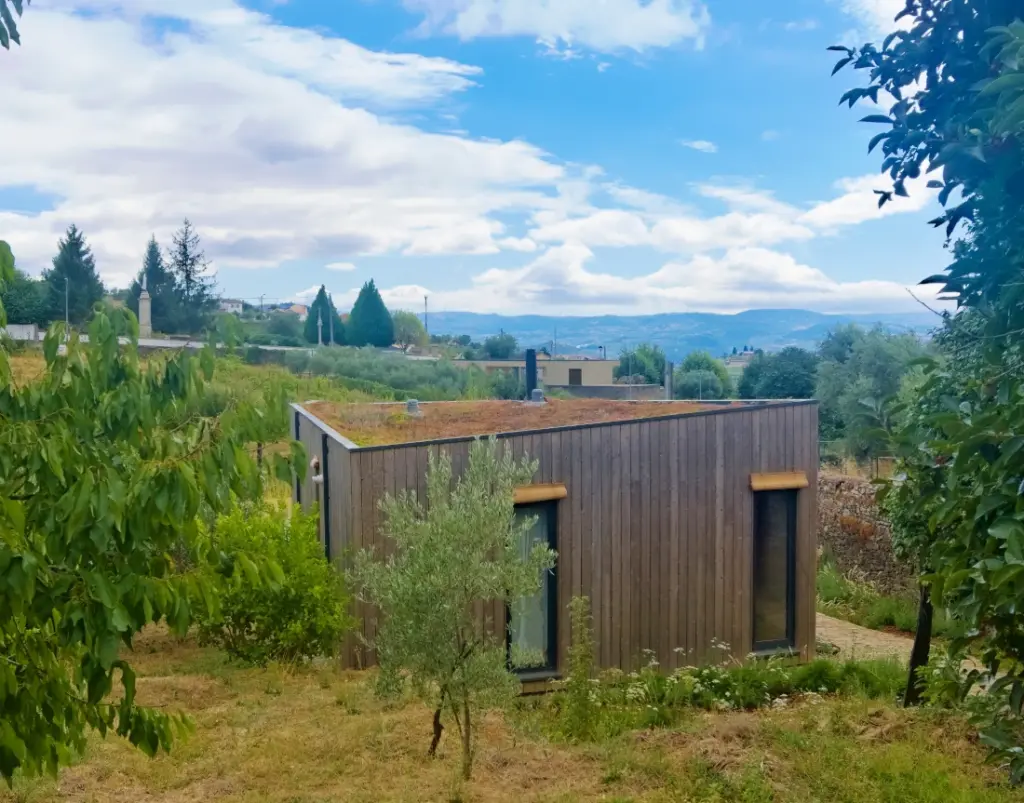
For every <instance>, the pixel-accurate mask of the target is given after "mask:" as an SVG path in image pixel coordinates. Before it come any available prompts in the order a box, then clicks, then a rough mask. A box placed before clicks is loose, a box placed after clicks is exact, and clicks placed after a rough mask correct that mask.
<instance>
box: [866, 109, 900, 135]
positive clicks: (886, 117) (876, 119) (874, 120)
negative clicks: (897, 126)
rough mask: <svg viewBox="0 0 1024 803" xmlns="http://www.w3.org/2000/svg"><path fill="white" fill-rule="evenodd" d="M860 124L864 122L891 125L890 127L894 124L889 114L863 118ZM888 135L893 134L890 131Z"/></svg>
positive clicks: (870, 115) (871, 115)
mask: <svg viewBox="0 0 1024 803" xmlns="http://www.w3.org/2000/svg"><path fill="white" fill-rule="evenodd" d="M860 122H862V123H889V124H890V125H893V124H894V121H893V119H892V118H891V117H889V115H887V114H869V115H868V116H867V117H861V118H860ZM887 133H889V134H891V133H892V132H891V131H890V132H887Z"/></svg>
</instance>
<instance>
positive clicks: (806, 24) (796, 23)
mask: <svg viewBox="0 0 1024 803" xmlns="http://www.w3.org/2000/svg"><path fill="white" fill-rule="evenodd" d="M782 28H783V30H786V31H792V32H796V33H801V32H804V31H814V30H817V28H818V21H817V20H815V19H803V20H790V21H789V22H784V23H783V24H782Z"/></svg>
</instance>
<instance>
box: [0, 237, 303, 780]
mask: <svg viewBox="0 0 1024 803" xmlns="http://www.w3.org/2000/svg"><path fill="white" fill-rule="evenodd" d="M9 257H10V251H9V249H8V248H6V246H5V244H2V243H0V271H3V272H4V274H6V275H9V273H10V263H11V262H12V260H11V259H10V258H9ZM0 278H2V277H0ZM0 316H2V313H0ZM119 333H126V334H127V335H128V338H129V342H128V344H127V345H122V344H121V343H119V340H118V334H119ZM66 335H67V333H66V332H65V330H64V326H63V324H58V325H57V326H55V327H54V328H53V329H52V330H51V331H50V332H49V333H48V335H47V337H46V340H45V342H44V346H43V351H44V355H45V360H46V372H45V374H44V375H43V376H42V377H40V378H39V379H37V380H34V381H32V382H29V383H19V384H17V385H16V384H15V383H14V381H13V375H12V370H11V365H10V360H9V358H8V355H7V353H6V352H5V351H4V350H3V349H2V348H0V776H2V777H3V778H4V779H6V780H7V781H8V782H10V781H11V780H12V778H13V776H14V773H15V772H18V771H20V772H23V773H36V772H41V771H50V772H56V770H57V769H58V768H59V767H60V766H61V765H63V764H67V763H68V762H69V761H71V759H72V757H73V756H74V755H75V754H76V753H80V752H81V750H82V749H83V748H84V747H85V738H86V735H87V733H88V732H89V730H90V729H95V730H98V731H99V732H100V733H103V734H105V733H107V732H111V731H112V732H115V733H117V734H118V735H120V736H124V737H125V738H127V739H128V740H129V741H130V742H131V743H132V744H133V745H136V746H137V747H139V748H141V749H142V750H144V751H145V752H146V753H148V754H150V755H152V754H154V753H156V752H157V751H158V750H160V749H168V748H169V747H170V745H171V743H172V740H173V739H174V737H175V736H176V735H177V734H179V733H181V732H182V730H183V729H185V728H186V727H187V722H186V721H185V720H184V719H183V718H181V717H179V716H176V715H175V714H173V713H169V712H166V711H162V710H156V709H149V708H146V707H143V706H140V705H138V703H137V702H136V696H135V673H134V671H133V670H132V667H131V665H130V663H129V662H128V660H126V659H125V658H124V657H123V656H122V651H121V650H122V647H126V648H130V647H131V644H132V639H133V637H134V636H135V635H136V634H137V633H138V632H139V631H140V630H142V629H143V628H144V627H146V626H147V625H149V624H152V623H156V622H166V623H167V625H168V626H169V627H170V628H171V629H172V631H175V632H179V633H182V632H184V631H185V630H186V629H187V628H188V627H189V625H190V623H191V622H192V620H193V615H194V613H195V612H196V611H197V610H199V609H202V608H213V607H215V606H216V595H215V593H214V589H213V586H212V584H211V583H210V582H209V580H204V572H203V571H202V569H203V568H204V567H206V566H209V565H211V564H212V565H214V566H216V567H218V568H219V569H220V570H221V571H222V572H224V573H226V574H229V575H230V574H233V573H234V572H235V571H236V570H238V571H239V572H240V573H241V572H244V573H245V574H246V575H249V576H261V575H262V576H264V577H265V578H267V577H272V576H274V575H276V574H277V572H275V571H274V570H273V568H272V567H269V566H267V567H265V569H262V570H261V569H259V568H258V567H257V566H256V564H255V563H254V562H253V560H252V559H251V558H250V557H248V556H245V555H238V556H237V557H236V558H234V559H231V560H229V559H227V558H222V556H220V555H219V554H217V553H216V551H215V550H214V549H213V547H212V545H211V542H210V541H209V540H208V539H206V538H205V537H203V535H202V533H201V529H200V527H199V526H198V524H197V516H198V515H199V514H200V512H201V511H209V512H213V513H216V512H218V511H226V510H228V509H229V507H230V505H231V504H232V500H233V499H234V498H235V497H238V496H243V497H249V496H255V495H259V494H260V493H261V473H260V469H259V467H258V466H257V463H256V460H255V456H254V449H252V448H251V446H252V445H253V444H255V443H256V442H258V441H262V440H264V439H266V438H267V437H269V436H274V437H276V435H277V434H278V433H279V432H280V431H281V430H282V429H284V427H283V426H282V420H283V419H284V418H285V411H284V409H283V406H281V407H279V408H278V409H276V410H275V409H269V408H268V409H267V410H266V411H262V410H260V409H258V408H257V407H256V406H253V405H251V404H249V403H245V402H242V401H237V402H234V403H232V404H230V405H228V406H226V407H225V406H221V405H217V408H218V409H217V413H215V414H213V415H210V414H208V413H207V412H206V410H205V407H206V401H207V399H206V397H207V393H208V388H209V384H208V383H209V381H210V379H211V377H212V373H213V368H214V356H213V352H212V349H207V350H206V351H204V353H203V354H202V357H201V358H200V359H196V358H195V357H193V356H190V354H189V353H188V351H187V350H183V351H181V352H179V353H176V354H174V355H172V356H170V357H169V358H166V359H159V358H156V359H151V360H150V361H149V363H148V365H145V366H144V365H143V364H142V363H141V362H140V360H139V355H138V350H137V346H136V343H137V337H138V323H137V321H136V320H135V318H134V316H132V315H131V313H130V312H127V311H124V310H119V311H117V313H116V315H115V316H113V317H108V316H107V315H106V314H105V313H103V312H98V313H97V314H96V315H95V317H94V319H93V321H92V323H91V324H90V327H89V342H88V343H84V342H81V341H80V340H79V339H78V336H77V335H76V334H72V335H71V336H70V338H67V339H66ZM302 464H303V461H302V458H301V450H299V449H296V450H294V452H293V454H292V455H290V456H288V457H285V456H281V457H280V458H278V457H275V458H274V459H273V465H274V466H275V468H276V469H277V470H279V471H281V472H284V471H285V470H290V469H291V467H297V468H301V466H302ZM268 465H269V463H268ZM172 555H173V556H176V557H172ZM115 680H119V683H118V687H119V688H118V692H119V693H118V694H113V692H114V688H115Z"/></svg>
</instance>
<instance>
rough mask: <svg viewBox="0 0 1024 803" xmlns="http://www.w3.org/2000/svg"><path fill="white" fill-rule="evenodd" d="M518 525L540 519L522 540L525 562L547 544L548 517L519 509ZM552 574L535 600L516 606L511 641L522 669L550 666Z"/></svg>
mask: <svg viewBox="0 0 1024 803" xmlns="http://www.w3.org/2000/svg"><path fill="white" fill-rule="evenodd" d="M515 515H516V522H517V523H518V522H521V521H523V520H524V519H529V518H531V517H536V522H535V523H534V525H533V527H531V528H530V529H529V530H528V531H527V532H526V534H525V535H524V536H523V537H522V538H521V539H520V541H519V550H520V555H521V556H522V557H523V559H524V560H525V559H526V558H528V557H529V555H530V553H531V552H532V551H533V547H534V545H536V544H547V543H549V541H548V516H547V511H546V510H545V509H543V508H541V509H539V510H538V509H536V508H533V509H529V508H521V509H518V510H516V514H515ZM550 576H551V575H550V573H549V572H544V576H543V577H541V587H540V591H538V592H537V593H536V594H534V595H533V596H531V597H524V598H522V599H519V600H516V601H515V602H514V603H512V605H511V606H510V607H511V614H512V615H511V619H512V621H511V624H510V629H509V639H510V643H511V648H512V649H511V652H512V662H513V664H514V665H516V666H518V667H530V666H550V665H551V663H552V662H551V661H550V660H549V658H550V657H549V656H548V627H549V626H550V622H549V621H548V595H549V594H550V593H551V589H550V585H551V583H550V582H549V578H550Z"/></svg>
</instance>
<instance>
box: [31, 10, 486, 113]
mask: <svg viewBox="0 0 1024 803" xmlns="http://www.w3.org/2000/svg"><path fill="white" fill-rule="evenodd" d="M47 7H48V9H53V10H58V11H67V12H77V13H82V12H89V13H91V14H94V15H97V16H98V18H99V19H107V20H117V19H125V20H129V21H131V22H133V23H135V24H136V25H139V24H140V23H143V22H144V21H146V20H147V18H149V20H150V30H152V26H153V25H158V24H159V22H156V21H154V20H158V19H160V18H164V19H168V18H172V19H176V20H179V21H182V22H185V23H187V26H188V29H189V33H188V34H182V33H169V34H166V35H165V37H164V46H165V48H167V49H170V50H171V51H173V52H176V53H179V54H180V53H181V52H182V51H185V52H188V53H195V51H194V50H193V48H194V47H195V46H196V45H200V47H199V48H197V49H199V50H201V51H202V52H203V53H204V54H208V53H209V52H210V50H211V49H212V50H214V51H215V52H216V53H217V54H218V56H219V57H220V59H223V60H230V61H232V62H235V63H237V64H240V65H244V66H247V67H250V68H253V69H257V70H260V71H262V72H266V73H269V74H273V75H277V76H280V77H283V78H294V79H297V80H300V81H302V82H303V83H305V84H307V85H308V86H310V87H314V88H316V89H318V90H320V91H323V92H327V93H330V94H335V95H337V96H339V97H343V98H349V99H359V100H360V101H364V102H374V103H378V104H381V103H383V104H394V103H410V102H421V101H429V100H432V99H434V98H438V97H441V96H443V95H446V94H449V93H451V92H457V91H460V90H464V89H467V88H469V87H471V86H473V85H474V81H473V79H474V78H475V77H477V76H479V75H480V74H481V73H482V72H483V71H482V70H481V69H480V68H479V67H475V66H471V65H468V64H460V63H459V62H455V61H451V60H450V59H444V58H430V57H426V56H421V55H419V54H417V53H384V52H377V51H373V50H367V49H366V48H364V47H360V46H359V45H357V44H354V43H353V42H349V41H348V40H346V39H342V38H340V37H337V36H331V35H329V34H326V33H323V32H320V31H313V30H308V29H304V28H294V27H288V26H285V25H279V24H277V23H275V22H274V21H273V20H272V19H271V18H270V17H269V16H268V15H266V14H263V13H260V12H258V11H252V10H249V9H245V8H243V7H242V6H241V5H240V4H239V3H238V2H237V0H51V2H49V3H47ZM26 19H27V17H26ZM152 38H153V37H152V35H150V39H152ZM197 39H201V44H200V42H197V41H196V40H197Z"/></svg>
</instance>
